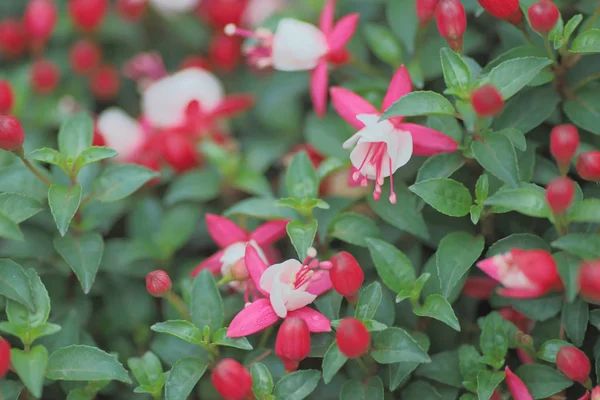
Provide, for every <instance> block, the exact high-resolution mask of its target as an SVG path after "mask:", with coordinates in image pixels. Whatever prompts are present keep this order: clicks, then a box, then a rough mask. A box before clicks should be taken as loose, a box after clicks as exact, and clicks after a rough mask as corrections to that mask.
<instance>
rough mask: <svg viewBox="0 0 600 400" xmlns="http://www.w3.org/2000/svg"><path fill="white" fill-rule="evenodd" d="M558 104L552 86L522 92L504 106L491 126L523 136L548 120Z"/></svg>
mask: <svg viewBox="0 0 600 400" xmlns="http://www.w3.org/2000/svg"><path fill="white" fill-rule="evenodd" d="M560 102H561V97H560V96H559V95H558V94H557V93H556V91H555V90H554V88H553V87H552V85H544V86H541V87H537V88H532V89H526V90H523V91H522V92H521V93H519V94H517V95H516V96H515V97H514V98H513V99H512V100H510V101H509V102H508V103H507V104H506V106H505V107H504V110H503V111H502V114H500V115H499V116H498V117H496V118H494V123H493V125H492V126H493V128H494V129H495V130H502V129H507V128H514V129H517V130H519V131H521V132H522V133H524V134H525V133H527V132H529V131H531V130H533V129H534V128H536V127H538V126H539V125H541V124H542V123H543V122H544V121H545V120H546V119H548V117H549V116H550V115H551V114H552V113H553V112H554V111H555V110H556V107H557V106H558V104H559V103H560Z"/></svg>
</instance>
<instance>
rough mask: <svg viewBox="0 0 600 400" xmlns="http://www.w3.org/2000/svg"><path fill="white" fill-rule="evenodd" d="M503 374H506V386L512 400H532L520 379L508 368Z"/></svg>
mask: <svg viewBox="0 0 600 400" xmlns="http://www.w3.org/2000/svg"><path fill="white" fill-rule="evenodd" d="M504 372H506V379H505V381H506V385H507V386H508V390H509V391H510V394H512V398H513V400H533V397H532V396H531V393H529V389H527V386H525V384H524V383H523V381H522V380H521V378H519V377H518V376H516V375H515V374H514V373H513V372H512V371H511V370H510V368H508V367H506V368H505V369H504Z"/></svg>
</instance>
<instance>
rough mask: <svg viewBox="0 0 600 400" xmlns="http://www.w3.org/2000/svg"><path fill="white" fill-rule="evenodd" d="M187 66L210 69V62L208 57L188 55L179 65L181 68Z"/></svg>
mask: <svg viewBox="0 0 600 400" xmlns="http://www.w3.org/2000/svg"><path fill="white" fill-rule="evenodd" d="M186 68H201V69H204V70H206V71H209V70H210V63H209V62H208V60H207V59H206V58H204V57H201V56H188V57H186V58H185V59H184V60H183V61H182V62H181V65H180V66H179V69H186Z"/></svg>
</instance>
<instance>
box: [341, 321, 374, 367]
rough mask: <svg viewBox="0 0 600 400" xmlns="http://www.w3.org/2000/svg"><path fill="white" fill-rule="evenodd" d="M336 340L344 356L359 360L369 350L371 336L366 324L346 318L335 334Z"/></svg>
mask: <svg viewBox="0 0 600 400" xmlns="http://www.w3.org/2000/svg"><path fill="white" fill-rule="evenodd" d="M335 340H336V341H337V345H338V347H339V348H340V351H341V352H342V354H343V355H345V356H346V357H349V358H358V357H360V356H362V355H363V354H365V353H366V352H367V350H369V345H370V344H371V335H370V334H369V331H368V330H367V327H366V326H365V324H363V323H362V322H361V321H359V320H358V319H355V318H344V319H343V320H342V322H341V323H340V326H339V327H338V329H337V333H336V334H335Z"/></svg>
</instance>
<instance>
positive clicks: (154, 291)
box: [146, 269, 172, 297]
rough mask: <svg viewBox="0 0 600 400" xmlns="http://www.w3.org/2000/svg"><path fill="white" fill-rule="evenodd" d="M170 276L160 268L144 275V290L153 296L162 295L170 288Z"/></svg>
mask: <svg viewBox="0 0 600 400" xmlns="http://www.w3.org/2000/svg"><path fill="white" fill-rule="evenodd" d="M171 286H172V284H171V278H169V275H168V274H167V273H166V272H165V271H163V270H160V269H157V270H156V271H152V272H149V273H148V275H146V290H147V291H148V293H150V294H151V295H152V296H154V297H162V296H164V295H166V294H167V293H169V291H170V290H171Z"/></svg>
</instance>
